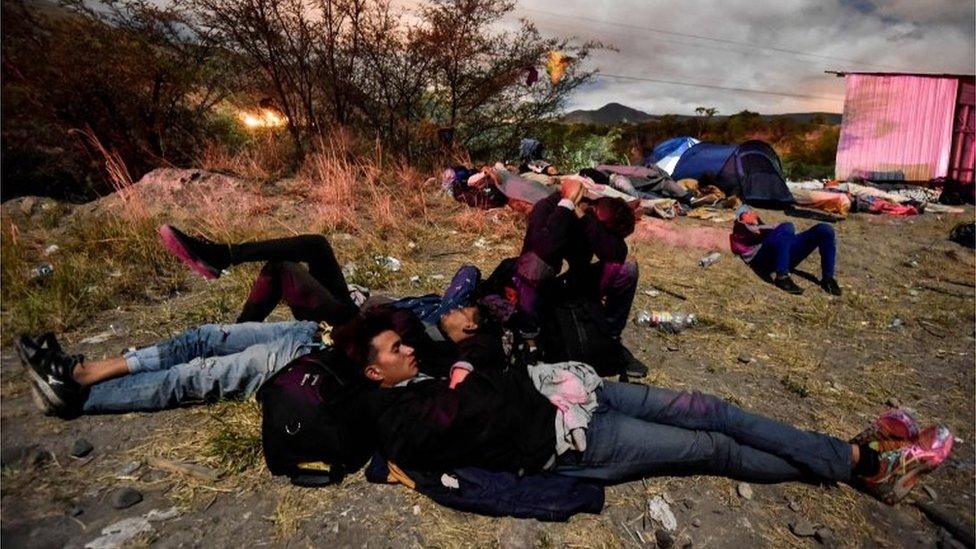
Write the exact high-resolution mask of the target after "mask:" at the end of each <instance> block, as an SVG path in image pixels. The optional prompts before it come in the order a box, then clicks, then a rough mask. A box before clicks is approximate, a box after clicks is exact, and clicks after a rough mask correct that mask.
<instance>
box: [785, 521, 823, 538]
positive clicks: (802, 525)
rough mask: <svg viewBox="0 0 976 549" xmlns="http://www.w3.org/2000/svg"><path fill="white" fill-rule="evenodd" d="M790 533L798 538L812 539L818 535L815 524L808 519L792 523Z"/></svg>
mask: <svg viewBox="0 0 976 549" xmlns="http://www.w3.org/2000/svg"><path fill="white" fill-rule="evenodd" d="M790 532H793V535H794V536H796V537H798V538H811V537H813V536H814V535H816V534H817V530H816V529H815V528H814V527H813V524H812V523H811V522H810V521H809V520H806V519H800V520H797V521H793V522H790Z"/></svg>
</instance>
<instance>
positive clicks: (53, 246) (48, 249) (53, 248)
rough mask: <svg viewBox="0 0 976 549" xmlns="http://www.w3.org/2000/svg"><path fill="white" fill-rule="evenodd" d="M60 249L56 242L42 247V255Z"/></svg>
mask: <svg viewBox="0 0 976 549" xmlns="http://www.w3.org/2000/svg"><path fill="white" fill-rule="evenodd" d="M60 249H61V247H60V246H58V245H57V244H51V245H50V246H48V247H47V248H44V255H51V254H53V253H54V252H56V251H58V250H60Z"/></svg>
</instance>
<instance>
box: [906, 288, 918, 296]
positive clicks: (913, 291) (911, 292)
mask: <svg viewBox="0 0 976 549" xmlns="http://www.w3.org/2000/svg"><path fill="white" fill-rule="evenodd" d="M908 295H910V296H912V297H918V290H908Z"/></svg>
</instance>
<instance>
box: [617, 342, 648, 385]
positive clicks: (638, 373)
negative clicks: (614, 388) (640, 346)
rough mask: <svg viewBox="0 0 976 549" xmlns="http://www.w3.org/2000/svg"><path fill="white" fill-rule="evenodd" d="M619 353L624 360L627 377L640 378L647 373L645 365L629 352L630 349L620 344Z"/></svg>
mask: <svg viewBox="0 0 976 549" xmlns="http://www.w3.org/2000/svg"><path fill="white" fill-rule="evenodd" d="M620 354H621V355H622V356H623V359H624V361H625V362H626V365H625V366H624V372H626V375H627V377H632V378H642V377H644V376H646V375H647V372H648V369H647V365H646V364H644V363H643V362H641V361H640V360H637V357H635V356H634V354H633V353H631V352H630V349H628V348H627V347H624V346H623V345H621V346H620ZM621 377H622V376H621Z"/></svg>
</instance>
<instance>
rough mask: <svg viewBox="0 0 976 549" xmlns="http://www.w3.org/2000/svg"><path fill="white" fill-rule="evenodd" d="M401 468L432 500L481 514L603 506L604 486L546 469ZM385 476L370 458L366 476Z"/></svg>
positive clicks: (552, 514)
mask: <svg viewBox="0 0 976 549" xmlns="http://www.w3.org/2000/svg"><path fill="white" fill-rule="evenodd" d="M401 470H402V469H401ZM403 472H404V473H405V474H406V475H407V476H409V477H410V480H412V481H413V482H414V483H415V489H416V490H417V491H418V492H420V493H421V494H424V495H425V496H427V497H429V498H430V499H432V500H434V501H436V502H437V503H440V504H441V505H446V506H448V507H451V508H454V509H458V510H461V511H468V512H472V513H478V514H481V515H488V516H492V517H504V516H511V517H516V518H534V519H538V520H548V521H555V520H559V521H562V520H569V518H570V517H571V516H573V515H574V514H576V513H599V512H600V510H601V509H603V501H604V488H603V486H602V485H600V484H597V483H595V482H591V481H587V480H584V479H578V478H574V477H567V476H561V475H555V474H550V473H539V474H535V475H525V476H519V475H516V474H515V473H509V472H504V471H489V470H487V469H479V468H477V467H459V468H457V469H452V470H450V471H447V472H442V471H433V472H431V471H414V470H410V469H407V470H403ZM389 478H390V477H389V466H388V464H387V462H386V460H384V459H382V458H381V457H379V456H377V457H374V458H373V461H371V462H370V464H369V466H368V467H367V468H366V479H367V480H369V481H370V482H377V483H385V482H389Z"/></svg>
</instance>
